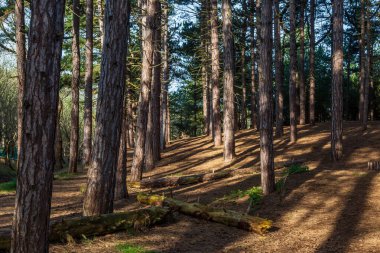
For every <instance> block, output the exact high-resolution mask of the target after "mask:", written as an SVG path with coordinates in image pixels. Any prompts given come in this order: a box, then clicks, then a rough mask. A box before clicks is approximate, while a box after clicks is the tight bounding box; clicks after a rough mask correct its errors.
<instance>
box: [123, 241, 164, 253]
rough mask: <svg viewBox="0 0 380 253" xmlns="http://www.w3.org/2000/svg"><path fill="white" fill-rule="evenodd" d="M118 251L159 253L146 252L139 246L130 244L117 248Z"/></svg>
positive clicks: (147, 252)
mask: <svg viewBox="0 0 380 253" xmlns="http://www.w3.org/2000/svg"><path fill="white" fill-rule="evenodd" d="M116 249H117V251H118V252H120V253H158V252H157V251H152V250H146V249H144V248H143V247H141V246H139V245H132V244H129V243H123V244H119V245H117V246H116Z"/></svg>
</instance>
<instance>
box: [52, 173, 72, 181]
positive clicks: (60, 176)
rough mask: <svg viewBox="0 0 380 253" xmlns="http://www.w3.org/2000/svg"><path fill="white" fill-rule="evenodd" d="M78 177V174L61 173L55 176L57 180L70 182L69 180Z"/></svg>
mask: <svg viewBox="0 0 380 253" xmlns="http://www.w3.org/2000/svg"><path fill="white" fill-rule="evenodd" d="M77 176H78V174H76V173H70V172H59V173H56V174H54V179H56V180H69V179H72V178H74V177H77Z"/></svg>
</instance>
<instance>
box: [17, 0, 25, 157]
mask: <svg viewBox="0 0 380 253" xmlns="http://www.w3.org/2000/svg"><path fill="white" fill-rule="evenodd" d="M15 16H16V56H17V77H18V101H17V152H18V153H20V148H21V140H22V115H23V112H22V107H23V105H22V99H23V95H24V88H25V64H26V46H25V12H24V0H16V3H15Z"/></svg>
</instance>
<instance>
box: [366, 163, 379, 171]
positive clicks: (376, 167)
mask: <svg viewBox="0 0 380 253" xmlns="http://www.w3.org/2000/svg"><path fill="white" fill-rule="evenodd" d="M368 170H380V161H370V162H368Z"/></svg>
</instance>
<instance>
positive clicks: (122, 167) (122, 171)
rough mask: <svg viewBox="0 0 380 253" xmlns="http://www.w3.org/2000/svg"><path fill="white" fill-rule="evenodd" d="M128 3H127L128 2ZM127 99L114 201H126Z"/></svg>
mask: <svg viewBox="0 0 380 253" xmlns="http://www.w3.org/2000/svg"><path fill="white" fill-rule="evenodd" d="M128 2H129V1H128ZM126 101H127V97H126V96H125V98H124V108H123V118H122V123H121V134H120V147H119V154H118V158H117V170H116V180H115V196H114V199H115V200H120V199H126V198H127V197H128V190H127V130H128V128H127V124H128V122H127V102H126Z"/></svg>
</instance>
